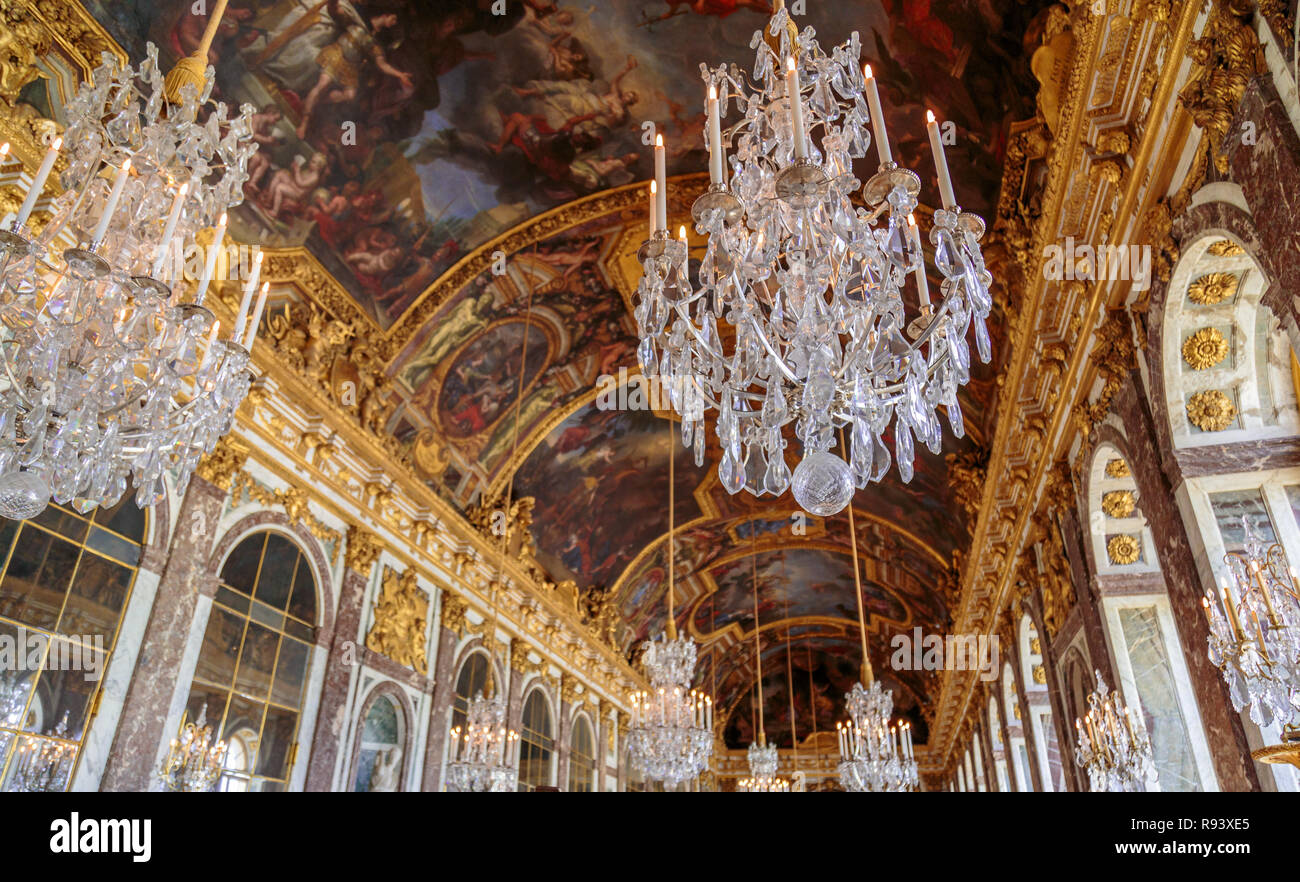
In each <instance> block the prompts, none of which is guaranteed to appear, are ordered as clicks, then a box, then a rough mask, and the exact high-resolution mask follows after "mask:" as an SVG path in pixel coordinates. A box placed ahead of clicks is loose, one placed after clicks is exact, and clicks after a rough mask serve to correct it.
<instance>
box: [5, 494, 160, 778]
mask: <svg viewBox="0 0 1300 882" xmlns="http://www.w3.org/2000/svg"><path fill="white" fill-rule="evenodd" d="M145 526H146V524H145V514H144V512H142V511H141V510H140V509H138V508H136V505H135V502H134V501H132V500H131V499H130V497H129V494H128V495H127V496H124V497H123V499H122V501H121V502H119V503H118V504H117V505H115V506H113V507H112V508H100V509H96V510H94V511H92V512H91V513H89V514H79V513H78V512H76V511H75V510H74V509H72V508H65V507H63V506H60V505H55V504H53V503H51V504H50V505H49V506H48V507H47V508H46V509H45V510H44V511H42V512H41V513H40V514H39V515H37V516H36V517H35V518H32V519H31V520H29V521H11V520H4V519H0V573H2V574H3V575H2V576H0V658H4V659H7V660H6V661H4V662H3V663H0V790H12V791H20V790H23V791H29V790H66V789H67V787H68V784H69V783H70V782H71V781H72V776H73V773H74V772H75V771H76V767H77V763H78V761H79V760H80V756H81V746H82V742H83V739H84V738H85V736H86V730H87V728H88V725H89V722H90V719H91V717H92V715H93V714H92V709H93V708H94V707H95V703H96V700H97V697H98V693H99V689H100V685H101V684H102V682H103V674H104V673H105V671H106V670H107V668H108V662H109V660H110V658H111V657H112V654H113V650H114V648H115V646H116V644H117V635H118V629H119V626H120V625H121V621H122V613H123V611H124V610H125V609H126V604H127V601H128V600H129V599H130V597H131V589H132V587H133V586H134V585H135V577H136V572H137V567H138V566H139V563H140V554H141V550H142V548H141V546H142V544H143V542H144V536H145Z"/></svg>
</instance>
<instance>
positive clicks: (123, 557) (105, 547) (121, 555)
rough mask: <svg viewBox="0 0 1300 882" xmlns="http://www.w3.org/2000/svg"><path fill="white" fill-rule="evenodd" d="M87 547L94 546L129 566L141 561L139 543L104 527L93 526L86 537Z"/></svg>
mask: <svg viewBox="0 0 1300 882" xmlns="http://www.w3.org/2000/svg"><path fill="white" fill-rule="evenodd" d="M86 547H87V548H93V549H95V550H96V551H98V552H99V553H100V554H102V555H105V556H106V557H111V558H113V560H119V561H121V562H122V563H124V564H126V565H127V566H131V567H133V566H136V565H137V564H139V563H140V553H141V549H140V546H139V545H136V544H135V543H134V542H131V541H129V540H127V539H123V538H122V537H121V536H118V535H117V534H116V533H110V532H108V531H107V530H105V529H103V528H102V527H91V528H90V536H89V538H88V539H86Z"/></svg>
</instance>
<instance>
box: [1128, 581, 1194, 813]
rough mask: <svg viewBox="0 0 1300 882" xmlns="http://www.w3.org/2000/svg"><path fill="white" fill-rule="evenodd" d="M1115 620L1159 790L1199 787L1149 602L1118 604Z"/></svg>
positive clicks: (1153, 609) (1171, 677)
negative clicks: (1127, 605) (1133, 605)
mask: <svg viewBox="0 0 1300 882" xmlns="http://www.w3.org/2000/svg"><path fill="white" fill-rule="evenodd" d="M1119 621H1120V627H1121V629H1122V630H1123V632H1124V644H1125V647H1126V648H1127V650H1128V657H1129V660H1130V662H1131V663H1132V665H1133V679H1134V682H1135V683H1136V684H1137V691H1138V697H1139V698H1140V699H1141V705H1142V716H1143V722H1144V723H1145V724H1146V727H1147V732H1148V734H1149V735H1150V737H1151V749H1152V753H1153V754H1154V760H1155V766H1156V772H1157V774H1158V775H1159V782H1160V789H1161V790H1169V791H1174V790H1181V791H1196V790H1200V789H1201V779H1200V775H1199V774H1198V773H1197V770H1196V759H1195V757H1194V756H1193V755H1192V750H1191V745H1190V744H1189V743H1188V734H1187V723H1186V720H1185V719H1184V718H1183V709H1182V706H1181V705H1180V704H1179V702H1178V691H1177V688H1176V686H1175V683H1174V672H1173V669H1172V667H1171V666H1170V664H1169V656H1168V654H1167V652H1166V650H1165V642H1164V637H1163V635H1162V634H1161V630H1160V620H1159V618H1158V617H1157V615H1156V609H1155V607H1151V606H1145V607H1141V608H1133V607H1129V608H1126V609H1120V610H1119ZM1136 710H1137V709H1136V708H1134V711H1135V712H1136Z"/></svg>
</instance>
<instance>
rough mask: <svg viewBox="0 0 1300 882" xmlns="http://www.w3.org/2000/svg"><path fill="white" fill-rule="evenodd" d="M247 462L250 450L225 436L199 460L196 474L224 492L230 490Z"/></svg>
mask: <svg viewBox="0 0 1300 882" xmlns="http://www.w3.org/2000/svg"><path fill="white" fill-rule="evenodd" d="M247 461H248V448H247V447H245V446H244V445H242V444H240V443H239V442H238V441H236V440H235V439H234V438H233V437H232V436H230V435H225V436H223V437H222V438H221V440H219V441H218V442H217V445H216V446H215V447H213V448H212V450H211V452H209V453H208V454H206V455H205V456H204V457H203V458H202V459H200V460H199V464H198V466H197V467H196V468H195V469H194V474H196V475H197V476H199V477H200V478H202V479H203V480H205V481H207V482H208V483H210V484H214V485H215V486H217V487H219V488H220V489H222V490H229V489H230V483H231V481H232V480H234V477H235V475H237V474H239V472H240V470H241V469H243V467H244V463H245V462H247Z"/></svg>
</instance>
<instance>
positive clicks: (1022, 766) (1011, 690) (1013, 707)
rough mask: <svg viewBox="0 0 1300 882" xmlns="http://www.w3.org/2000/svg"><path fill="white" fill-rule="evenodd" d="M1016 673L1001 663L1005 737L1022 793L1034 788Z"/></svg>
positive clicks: (1006, 663)
mask: <svg viewBox="0 0 1300 882" xmlns="http://www.w3.org/2000/svg"><path fill="white" fill-rule="evenodd" d="M1015 678H1016V675H1015V672H1014V671H1013V670H1012V669H1011V663H1010V662H1003V664H1002V705H1003V707H1005V708H1006V709H1007V737H1008V738H1010V739H1011V743H1010V744H1009V745H1008V747H1009V749H1010V751H1011V763H1010V764H1011V768H1012V769H1013V770H1014V772H1015V776H1016V784H1017V785H1018V786H1019V788H1020V791H1021V792H1022V793H1030V792H1032V791H1033V789H1034V779H1033V777H1032V775H1031V774H1030V771H1029V749H1028V748H1027V747H1026V746H1025V726H1024V720H1025V712H1024V710H1023V709H1022V708H1021V706H1020V699H1019V698H1018V697H1017V696H1016V679H1015Z"/></svg>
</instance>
